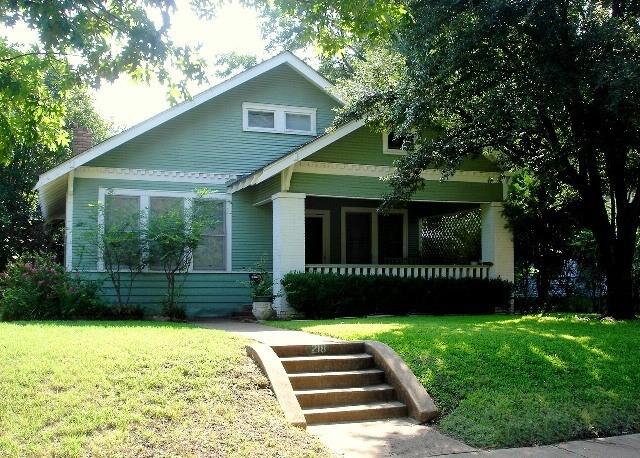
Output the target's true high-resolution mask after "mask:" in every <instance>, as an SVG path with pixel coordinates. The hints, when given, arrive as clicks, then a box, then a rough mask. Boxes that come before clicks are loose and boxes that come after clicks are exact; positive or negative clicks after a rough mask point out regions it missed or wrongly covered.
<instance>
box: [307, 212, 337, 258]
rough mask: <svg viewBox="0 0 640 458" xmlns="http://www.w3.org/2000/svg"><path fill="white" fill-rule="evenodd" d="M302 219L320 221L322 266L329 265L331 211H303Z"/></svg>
mask: <svg viewBox="0 0 640 458" xmlns="http://www.w3.org/2000/svg"><path fill="white" fill-rule="evenodd" d="M304 217H305V218H320V219H322V264H330V263H331V211H330V210H305V211H304ZM305 243H306V242H305Z"/></svg>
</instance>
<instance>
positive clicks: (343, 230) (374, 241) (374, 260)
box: [340, 207, 409, 264]
mask: <svg viewBox="0 0 640 458" xmlns="http://www.w3.org/2000/svg"><path fill="white" fill-rule="evenodd" d="M347 213H370V214H371V264H378V244H379V241H378V212H377V210H376V209H375V208H369V207H341V208H340V245H341V247H340V260H341V262H342V264H346V263H347ZM388 213H392V214H401V215H403V218H402V256H403V257H404V258H407V257H408V256H409V211H408V210H407V209H406V208H404V209H393V210H389V211H388Z"/></svg>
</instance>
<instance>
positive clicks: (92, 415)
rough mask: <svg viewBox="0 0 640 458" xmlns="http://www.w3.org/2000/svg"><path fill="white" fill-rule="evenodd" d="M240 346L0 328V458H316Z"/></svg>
mask: <svg viewBox="0 0 640 458" xmlns="http://www.w3.org/2000/svg"><path fill="white" fill-rule="evenodd" d="M243 344H244V342H243V341H242V340H240V339H236V338H232V337H230V336H229V335H228V334H225V333H223V332H218V331H211V330H204V329H198V328H194V327H191V326H187V325H175V324H162V323H149V322H139V323H131V322H123V323H104V322H85V323H46V324H43V323H34V324H7V323H0V456H2V457H5V456H7V457H11V456H16V457H17V456H21V457H22V456H78V455H82V456H88V455H90V456H108V457H111V456H136V457H139V456H309V455H311V456H313V455H318V456H326V455H328V452H327V451H326V449H324V448H323V446H322V445H321V444H320V443H319V442H317V441H316V440H315V439H313V438H312V437H311V436H309V435H307V433H306V432H305V431H303V430H300V429H297V428H294V427H292V426H289V425H288V424H287V423H286V422H285V420H284V417H283V415H282V413H281V411H280V408H279V406H278V404H277V402H276V400H275V398H274V397H273V396H272V395H271V391H270V390H269V386H268V383H267V380H266V379H265V377H264V376H263V375H262V374H261V373H260V372H259V371H258V370H257V369H256V368H255V366H254V365H253V363H251V361H250V360H249V359H248V358H247V357H246V356H245V353H244V345H243Z"/></svg>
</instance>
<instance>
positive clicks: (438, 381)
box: [271, 315, 640, 447]
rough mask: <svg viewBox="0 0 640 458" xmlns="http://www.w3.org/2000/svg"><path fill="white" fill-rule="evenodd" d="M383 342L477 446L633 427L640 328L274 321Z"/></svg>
mask: <svg viewBox="0 0 640 458" xmlns="http://www.w3.org/2000/svg"><path fill="white" fill-rule="evenodd" d="M271 324H273V325H275V326H280V327H284V328H290V329H301V330H304V331H308V332H312V333H316V334H325V335H329V336H333V337H338V338H343V339H350V340H353V339H375V340H380V341H382V342H385V343H387V344H389V345H390V346H391V347H393V348H394V349H395V350H396V351H397V352H398V353H399V354H400V355H401V356H402V357H403V358H404V359H405V361H406V362H407V363H408V364H409V366H410V367H411V368H412V369H413V371H414V373H415V374H416V376H417V377H418V379H420V381H421V382H422V384H423V385H424V386H425V387H426V388H427V391H428V392H429V393H430V394H431V395H432V396H433V397H434V398H435V400H436V403H437V404H438V406H439V408H440V409H441V411H442V416H441V417H440V419H439V420H438V425H439V427H440V429H441V430H442V431H443V432H445V433H447V434H449V435H452V436H454V437H457V438H459V439H461V440H463V441H464V442H466V443H468V444H470V445H473V446H478V447H508V446H522V445H533V444H548V443H554V442H560V441H563V440H569V439H576V438H585V437H592V436H604V435H613V434H620V433H626V432H632V431H635V432H637V431H640V322H611V321H604V322H603V321H599V320H597V319H596V318H595V317H591V318H589V317H574V316H569V315H565V316H554V317H551V316H544V317H542V316H526V317H505V316H463V317H459V316H449V317H399V318H378V319H340V320H328V321H315V322H314V321H289V322H273V323H271Z"/></svg>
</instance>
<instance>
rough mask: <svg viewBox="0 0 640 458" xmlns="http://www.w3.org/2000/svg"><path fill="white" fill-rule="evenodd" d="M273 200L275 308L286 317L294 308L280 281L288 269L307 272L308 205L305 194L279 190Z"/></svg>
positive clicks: (289, 270)
mask: <svg viewBox="0 0 640 458" xmlns="http://www.w3.org/2000/svg"><path fill="white" fill-rule="evenodd" d="M271 200H272V202H273V294H274V295H277V297H276V298H275V300H274V303H273V308H274V309H275V311H276V313H277V314H278V316H279V317H286V316H287V315H288V314H289V313H290V312H291V308H290V307H289V304H288V303H287V298H286V297H285V296H284V293H283V291H282V285H281V284H280V281H281V280H282V277H284V275H285V274H286V273H288V272H292V271H299V272H304V267H305V259H304V208H305V204H304V203H305V194H301V193H293V192H279V193H277V194H274V195H273V196H271Z"/></svg>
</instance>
